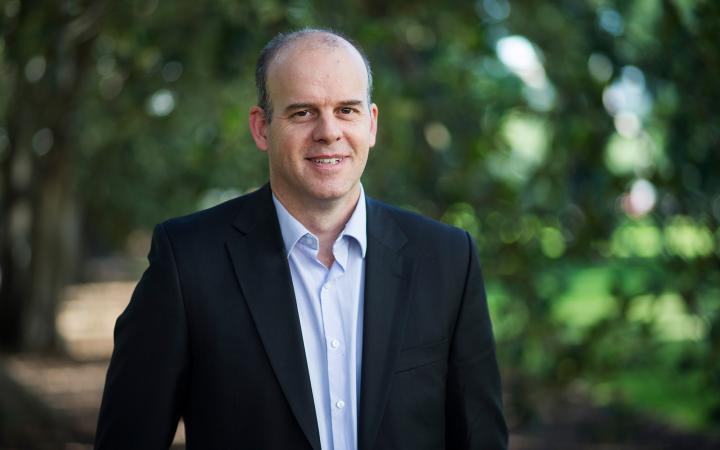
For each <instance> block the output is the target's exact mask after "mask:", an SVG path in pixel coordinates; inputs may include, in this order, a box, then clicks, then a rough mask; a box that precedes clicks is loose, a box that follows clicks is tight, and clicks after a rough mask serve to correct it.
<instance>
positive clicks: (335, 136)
mask: <svg viewBox="0 0 720 450" xmlns="http://www.w3.org/2000/svg"><path fill="white" fill-rule="evenodd" d="M341 137H342V130H341V129H340V124H339V123H338V119H337V118H336V117H335V116H333V115H332V114H327V115H325V114H323V115H321V116H320V117H319V118H318V120H317V124H316V126H315V129H314V130H313V140H315V142H321V143H324V144H328V145H329V144H332V143H333V142H336V141H339V140H340V138H341Z"/></svg>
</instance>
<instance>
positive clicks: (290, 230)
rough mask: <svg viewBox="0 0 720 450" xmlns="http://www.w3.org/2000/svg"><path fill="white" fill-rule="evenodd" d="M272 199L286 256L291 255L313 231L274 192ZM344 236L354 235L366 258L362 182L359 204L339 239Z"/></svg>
mask: <svg viewBox="0 0 720 450" xmlns="http://www.w3.org/2000/svg"><path fill="white" fill-rule="evenodd" d="M272 199H273V203H274V204H275V211H276V212H277V216H278V222H280V233H281V234H282V238H283V243H284V244H285V256H286V257H290V253H291V252H292V249H293V248H294V247H295V244H297V242H298V241H299V240H300V239H301V238H302V237H303V236H305V235H307V234H312V233H310V232H309V231H308V229H307V228H305V226H304V225H303V224H302V223H300V221H298V220H297V219H296V218H295V217H293V216H292V214H290V212H289V211H288V210H287V209H285V206H283V204H282V203H280V201H279V200H278V199H277V197H275V194H274V193H273V194H272ZM343 236H349V237H352V238H353V239H355V240H356V241H357V243H358V245H360V251H361V252H362V257H363V258H364V257H365V252H366V250H367V211H366V206H365V190H364V189H363V186H362V184H360V197H359V198H358V202H357V205H355V210H354V211H353V213H352V215H351V216H350V219H348V221H347V223H346V224H345V228H343V231H342V232H341V233H340V236H338V239H341V238H342V237H343Z"/></svg>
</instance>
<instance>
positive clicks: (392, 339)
mask: <svg viewBox="0 0 720 450" xmlns="http://www.w3.org/2000/svg"><path fill="white" fill-rule="evenodd" d="M367 211H368V226H367V234H368V247H367V255H366V261H365V309H364V317H363V355H362V369H361V372H362V376H361V388H360V412H359V414H358V417H359V423H358V449H359V450H369V449H371V448H372V447H373V444H374V442H375V438H376V436H377V433H378V427H379V426H380V422H381V419H382V416H383V411H384V410H385V404H386V403H387V398H388V394H389V391H390V378H391V376H392V371H393V366H394V363H395V359H396V357H397V354H398V351H399V349H400V344H401V338H402V335H403V330H404V329H405V322H406V319H407V310H408V303H409V294H410V288H411V286H410V279H411V274H412V271H413V270H414V263H415V261H414V259H412V258H409V257H406V256H403V255H402V254H401V252H400V250H401V249H402V247H403V246H404V245H405V242H406V241H407V239H406V237H405V235H404V234H403V232H402V231H401V230H400V228H399V227H398V225H397V224H396V223H395V221H394V220H393V218H392V217H391V216H390V215H389V214H388V213H387V212H386V211H385V210H384V209H382V207H381V206H379V205H377V204H376V203H375V202H374V201H372V200H369V201H368V208H367Z"/></svg>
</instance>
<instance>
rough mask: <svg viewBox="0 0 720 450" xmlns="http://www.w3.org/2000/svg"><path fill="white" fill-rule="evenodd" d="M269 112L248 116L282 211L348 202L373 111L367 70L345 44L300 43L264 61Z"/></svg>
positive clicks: (370, 135) (370, 138) (369, 139)
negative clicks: (269, 116) (267, 64)
mask: <svg viewBox="0 0 720 450" xmlns="http://www.w3.org/2000/svg"><path fill="white" fill-rule="evenodd" d="M267 85H268V91H269V94H270V100H271V103H272V107H273V116H272V121H271V122H270V123H267V121H266V120H265V118H264V115H263V111H262V110H261V109H260V108H258V107H254V108H253V109H251V111H250V128H251V131H252V132H253V138H254V139H255V142H256V144H257V146H258V148H260V150H262V151H266V152H267V154H268V159H269V163H270V183H271V185H272V188H273V192H274V193H275V195H277V196H278V198H280V200H281V201H283V203H284V204H285V205H286V207H288V206H289V207H296V208H301V207H305V206H319V207H323V206H328V205H332V204H343V203H345V202H348V203H350V202H354V201H356V200H357V196H358V195H359V182H360V176H361V175H362V173H363V170H364V169H365V163H366V162H367V158H368V153H369V151H370V148H371V147H372V146H374V145H375V134H376V130H377V114H378V110H377V106H375V104H372V105H368V104H367V102H368V99H367V97H368V95H367V88H368V87H367V72H366V70H365V65H364V63H363V61H362V58H361V57H360V55H359V54H358V53H357V51H355V50H354V49H353V48H352V47H351V46H350V45H349V44H347V43H345V42H344V41H339V42H338V44H337V45H335V46H328V45H327V44H323V43H320V42H318V39H317V37H316V36H312V35H310V36H308V37H304V38H301V39H300V40H299V41H298V42H295V43H292V44H290V45H289V47H287V48H284V49H282V50H280V52H279V54H278V55H277V56H276V58H275V60H274V61H273V62H272V63H271V64H270V67H269V72H268V80H267Z"/></svg>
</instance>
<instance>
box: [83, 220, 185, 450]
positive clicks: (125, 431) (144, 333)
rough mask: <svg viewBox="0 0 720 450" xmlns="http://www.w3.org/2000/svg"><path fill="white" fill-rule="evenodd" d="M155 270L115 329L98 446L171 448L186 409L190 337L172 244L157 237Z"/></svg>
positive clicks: (105, 449) (161, 232)
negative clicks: (183, 411)
mask: <svg viewBox="0 0 720 450" xmlns="http://www.w3.org/2000/svg"><path fill="white" fill-rule="evenodd" d="M148 259H149V261H150V267H149V268H148V269H147V270H146V271H145V273H144V274H143V277H142V279H141V280H140V282H139V283H138V285H137V287H136V288H135V292H134V293H133V295H132V298H131V300H130V304H129V305H128V307H127V308H126V309H125V311H124V312H123V313H122V314H121V315H120V317H119V318H118V320H117V323H116V325H115V349H114V350H113V355H112V359H111V361H110V367H109V369H108V374H107V380H106V383H105V392H104V394H103V400H102V406H101V408H100V417H99V419H98V427H97V435H96V441H95V448H96V449H98V450H109V449H128V448H132V449H167V448H169V447H170V444H171V442H172V439H173V436H174V434H175V430H176V428H177V423H178V420H179V418H180V415H181V411H182V407H183V398H184V393H185V391H186V383H187V359H188V356H187V353H188V338H187V330H186V317H185V309H184V306H183V299H182V293H181V289H180V281H179V279H178V275H177V269H176V266H175V259H174V255H173V251H172V246H171V244H170V241H169V239H168V236H167V234H166V232H165V228H164V227H163V225H158V226H157V227H156V228H155V232H154V234H153V240H152V246H151V249H150V255H149V256H148Z"/></svg>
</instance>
